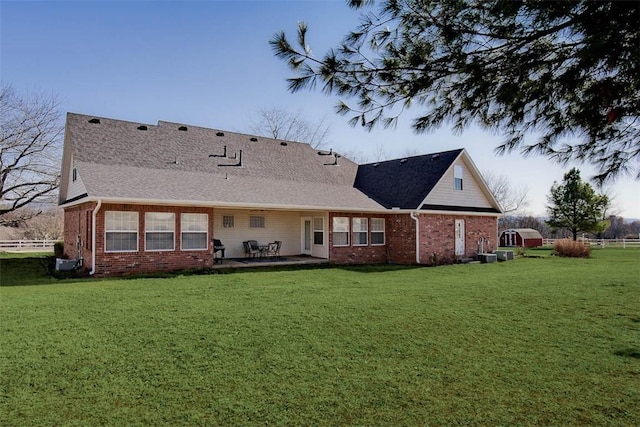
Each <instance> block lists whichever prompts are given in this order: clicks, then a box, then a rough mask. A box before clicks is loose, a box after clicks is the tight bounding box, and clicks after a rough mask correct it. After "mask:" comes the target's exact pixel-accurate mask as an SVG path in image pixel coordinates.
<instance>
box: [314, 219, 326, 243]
mask: <svg viewBox="0 0 640 427" xmlns="http://www.w3.org/2000/svg"><path fill="white" fill-rule="evenodd" d="M313 244H314V245H324V218H322V217H318V218H313Z"/></svg>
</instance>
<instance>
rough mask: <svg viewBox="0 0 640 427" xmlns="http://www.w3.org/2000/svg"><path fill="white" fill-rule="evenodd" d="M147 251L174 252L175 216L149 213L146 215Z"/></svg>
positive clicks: (167, 213)
mask: <svg viewBox="0 0 640 427" xmlns="http://www.w3.org/2000/svg"><path fill="white" fill-rule="evenodd" d="M144 224H145V235H144V250H145V251H172V250H173V249H174V232H175V226H176V221H175V214H174V213H172V212H147V213H146V214H145V215H144Z"/></svg>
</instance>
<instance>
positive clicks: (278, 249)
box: [273, 240, 282, 258]
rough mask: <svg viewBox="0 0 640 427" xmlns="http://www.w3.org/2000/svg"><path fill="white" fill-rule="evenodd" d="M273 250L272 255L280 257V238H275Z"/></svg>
mask: <svg viewBox="0 0 640 427" xmlns="http://www.w3.org/2000/svg"><path fill="white" fill-rule="evenodd" d="M273 243H275V250H274V252H273V256H275V257H276V258H280V248H281V247H282V240H276V241H275V242H273Z"/></svg>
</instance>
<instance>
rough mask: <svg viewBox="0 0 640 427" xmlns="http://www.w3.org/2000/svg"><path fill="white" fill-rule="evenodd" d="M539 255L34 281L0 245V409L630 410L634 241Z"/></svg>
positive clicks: (394, 415)
mask: <svg viewBox="0 0 640 427" xmlns="http://www.w3.org/2000/svg"><path fill="white" fill-rule="evenodd" d="M535 254H536V252H535V251H529V252H528V253H527V255H535ZM541 254H543V256H542V257H541V258H534V257H526V258H519V259H517V260H514V261H509V262H505V263H495V264H482V265H456V266H445V267H437V268H393V267H386V266H382V267H358V268H355V267H354V268H322V269H305V270H288V271H250V272H241V273H234V274H212V275H203V276H180V277H172V278H165V279H158V278H155V279H130V280H124V279H122V280H88V279H84V280H62V281H56V280H54V279H48V278H46V277H45V276H43V275H42V274H41V273H37V272H35V271H33V272H24V276H23V277H26V278H29V277H33V279H25V280H23V281H22V282H20V283H18V282H16V284H22V285H28V284H30V283H26V282H28V281H29V280H33V283H34V285H33V286H6V285H7V284H8V283H7V281H6V279H7V277H13V278H18V277H19V276H20V275H19V274H18V273H17V272H16V269H19V268H18V267H16V266H15V264H12V263H11V262H9V261H11V260H9V259H7V258H6V257H5V258H0V263H2V266H1V267H0V274H2V276H1V277H0V280H2V281H3V284H4V285H5V286H2V287H0V328H1V332H0V381H1V383H0V386H1V387H0V425H3V426H4V425H7V426H19V425H28V426H31V425H69V426H73V425H78V426H86V425H92V426H93V425H118V426H121V425H127V426H135V425H139V426H142V425H171V426H173V425H233V426H236V425H248V426H258V425H260V426H265V425H335V426H342V425H376V426H379V425H393V426H399V425H410V426H413V425H435V426H439V425H452V424H471V425H474V424H475V425H634V424H636V423H637V420H638V419H640V250H638V249H600V250H597V249H596V250H594V252H593V256H592V258H590V259H563V258H557V257H550V256H547V255H546V253H545V252H541ZM25 262H27V261H25ZM23 267H24V265H23ZM9 275H10V276H9ZM37 283H41V284H37Z"/></svg>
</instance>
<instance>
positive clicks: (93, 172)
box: [60, 113, 472, 211]
mask: <svg viewBox="0 0 640 427" xmlns="http://www.w3.org/2000/svg"><path fill="white" fill-rule="evenodd" d="M462 151H463V150H452V151H445V152H442V153H435V154H428V155H422V156H415V157H409V158H407V159H398V160H390V161H384V162H377V163H370V164H365V165H361V166H358V165H357V164H355V163H353V162H352V161H350V160H349V159H347V158H344V157H340V158H338V159H337V165H332V163H334V161H335V159H336V158H335V157H333V156H322V155H318V152H317V151H316V150H314V149H313V148H312V147H311V146H310V145H309V144H306V143H298V142H292V141H282V140H279V139H273V138H265V137H255V136H253V135H246V134H242V133H235V132H229V131H222V130H216V129H208V128H203V127H198V126H191V125H183V124H179V123H172V122H164V121H160V122H158V125H148V124H141V123H135V122H128V121H123V120H114V119H109V118H103V117H93V116H87V115H82V114H73V113H69V114H67V126H66V134H65V152H64V157H63V185H61V190H60V203H61V204H65V203H69V202H71V201H76V200H80V199H82V198H83V196H85V195H80V196H75V197H73V198H71V199H69V200H68V199H67V197H66V191H67V187H66V186H65V179H68V178H66V177H68V176H69V175H68V172H69V170H68V169H69V168H70V167H71V166H70V162H71V158H72V159H73V166H74V167H75V168H76V169H77V172H78V174H79V176H80V178H81V180H82V184H83V185H84V188H86V193H87V194H86V197H91V198H94V199H96V198H100V199H104V200H112V201H117V200H121V201H132V200H133V201H136V202H145V201H148V202H152V203H168V204H169V203H171V204H175V203H184V204H201V205H215V206H238V207H272V208H287V209H295V208H299V209H308V208H310V209H323V210H353V211H383V210H386V209H391V208H401V209H418V208H420V203H421V202H422V201H423V200H424V199H425V197H426V196H427V195H428V194H429V192H430V191H431V190H432V189H433V187H434V186H435V185H436V184H437V182H438V181H439V180H440V179H441V178H442V176H443V174H444V173H445V172H446V171H447V170H448V168H449V167H450V166H451V164H452V163H453V162H454V161H455V159H456V158H457V157H458V156H459V155H460V153H461V152H462ZM225 153H226V156H224V154H225ZM64 168H67V170H66V171H65V170H64ZM471 210H472V209H469V211H471Z"/></svg>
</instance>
